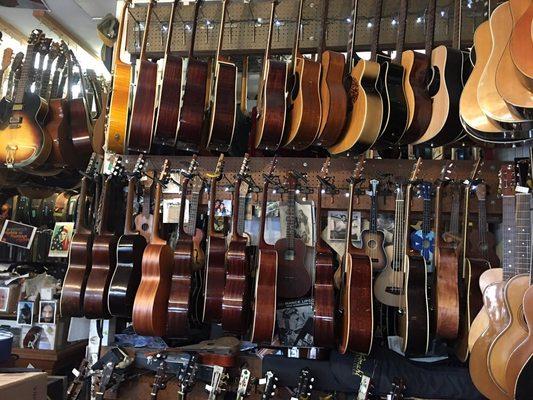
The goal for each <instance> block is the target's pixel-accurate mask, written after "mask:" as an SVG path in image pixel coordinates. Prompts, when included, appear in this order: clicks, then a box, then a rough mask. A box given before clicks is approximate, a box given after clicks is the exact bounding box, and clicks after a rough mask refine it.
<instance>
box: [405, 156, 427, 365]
mask: <svg viewBox="0 0 533 400" xmlns="http://www.w3.org/2000/svg"><path fill="white" fill-rule="evenodd" d="M421 164H422V161H421V160H420V159H418V160H417V161H416V163H415V164H414V166H413V171H412V172H411V176H410V178H409V183H408V184H407V188H406V189H405V218H404V221H405V222H404V231H403V236H402V241H403V245H402V246H403V250H404V254H403V261H402V270H403V279H402V281H403V287H402V290H401V303H400V310H399V315H398V326H399V336H400V337H401V338H402V342H403V343H402V351H403V352H404V353H405V354H411V355H413V354H418V355H423V354H426V353H427V351H428V346H429V334H430V330H429V306H428V294H427V267H426V261H425V259H424V257H422V256H421V255H415V254H412V253H411V252H410V251H409V246H408V241H409V228H410V226H409V221H410V217H411V198H412V191H413V186H414V184H415V180H416V179H417V176H418V174H419V171H420V166H421Z"/></svg>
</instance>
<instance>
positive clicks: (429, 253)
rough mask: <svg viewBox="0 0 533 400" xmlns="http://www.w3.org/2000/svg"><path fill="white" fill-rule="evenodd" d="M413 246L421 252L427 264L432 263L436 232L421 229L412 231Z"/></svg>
mask: <svg viewBox="0 0 533 400" xmlns="http://www.w3.org/2000/svg"><path fill="white" fill-rule="evenodd" d="M411 248H412V249H413V250H416V251H418V252H420V255H421V256H422V257H424V260H426V263H427V265H432V264H433V260H434V253H435V233H434V232H433V231H430V232H428V233H424V232H423V231H422V230H421V229H419V230H416V231H414V232H412V233H411Z"/></svg>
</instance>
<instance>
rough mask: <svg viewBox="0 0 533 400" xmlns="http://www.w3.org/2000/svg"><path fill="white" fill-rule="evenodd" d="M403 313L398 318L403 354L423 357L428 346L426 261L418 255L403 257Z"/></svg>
mask: <svg viewBox="0 0 533 400" xmlns="http://www.w3.org/2000/svg"><path fill="white" fill-rule="evenodd" d="M404 268H405V271H406V274H405V278H404V280H405V283H404V287H405V294H404V296H402V300H403V305H402V309H403V310H404V312H403V313H402V314H400V316H399V318H398V324H399V330H400V336H401V337H402V339H403V352H404V353H405V354H409V355H423V354H426V353H427V351H428V346H429V307H428V295H427V268H426V261H425V260H424V258H423V257H421V256H418V255H416V256H415V255H410V256H405V259H404Z"/></svg>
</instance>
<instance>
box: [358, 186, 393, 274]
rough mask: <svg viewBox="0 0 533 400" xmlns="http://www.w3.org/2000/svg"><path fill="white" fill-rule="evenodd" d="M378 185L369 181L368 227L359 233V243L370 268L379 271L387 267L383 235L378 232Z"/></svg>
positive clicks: (381, 232)
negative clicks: (369, 261)
mask: <svg viewBox="0 0 533 400" xmlns="http://www.w3.org/2000/svg"><path fill="white" fill-rule="evenodd" d="M378 185H379V181H378V180H377V179H372V180H371V181H370V227H369V229H365V230H364V231H363V232H361V241H362V242H363V249H364V250H365V252H366V255H367V256H368V257H370V259H371V260H372V268H373V269H375V270H379V271H381V270H382V269H383V268H385V267H386V266H387V254H386V253H385V247H384V245H385V234H384V233H383V231H380V230H378Z"/></svg>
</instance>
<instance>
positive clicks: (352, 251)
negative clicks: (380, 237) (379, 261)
mask: <svg viewBox="0 0 533 400" xmlns="http://www.w3.org/2000/svg"><path fill="white" fill-rule="evenodd" d="M364 163H365V160H364V156H361V157H359V161H358V163H357V166H356V168H355V170H354V172H353V174H352V176H351V178H350V180H349V182H350V192H349V193H350V199H349V202H348V222H347V230H346V250H345V252H344V255H343V258H342V264H341V266H340V268H342V271H343V276H342V284H341V295H340V304H339V314H340V318H341V322H340V332H341V341H340V344H339V353H341V354H345V353H346V352H347V351H357V352H360V353H365V354H368V353H370V350H371V348H372V342H373V338H374V312H373V300H374V299H373V293H372V260H371V259H370V257H368V256H367V255H366V254H365V252H364V251H363V250H361V249H358V248H356V247H355V246H354V245H353V244H352V230H353V227H352V220H353V207H354V198H355V185H356V183H358V182H360V181H361V173H362V171H363V167H364Z"/></svg>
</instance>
